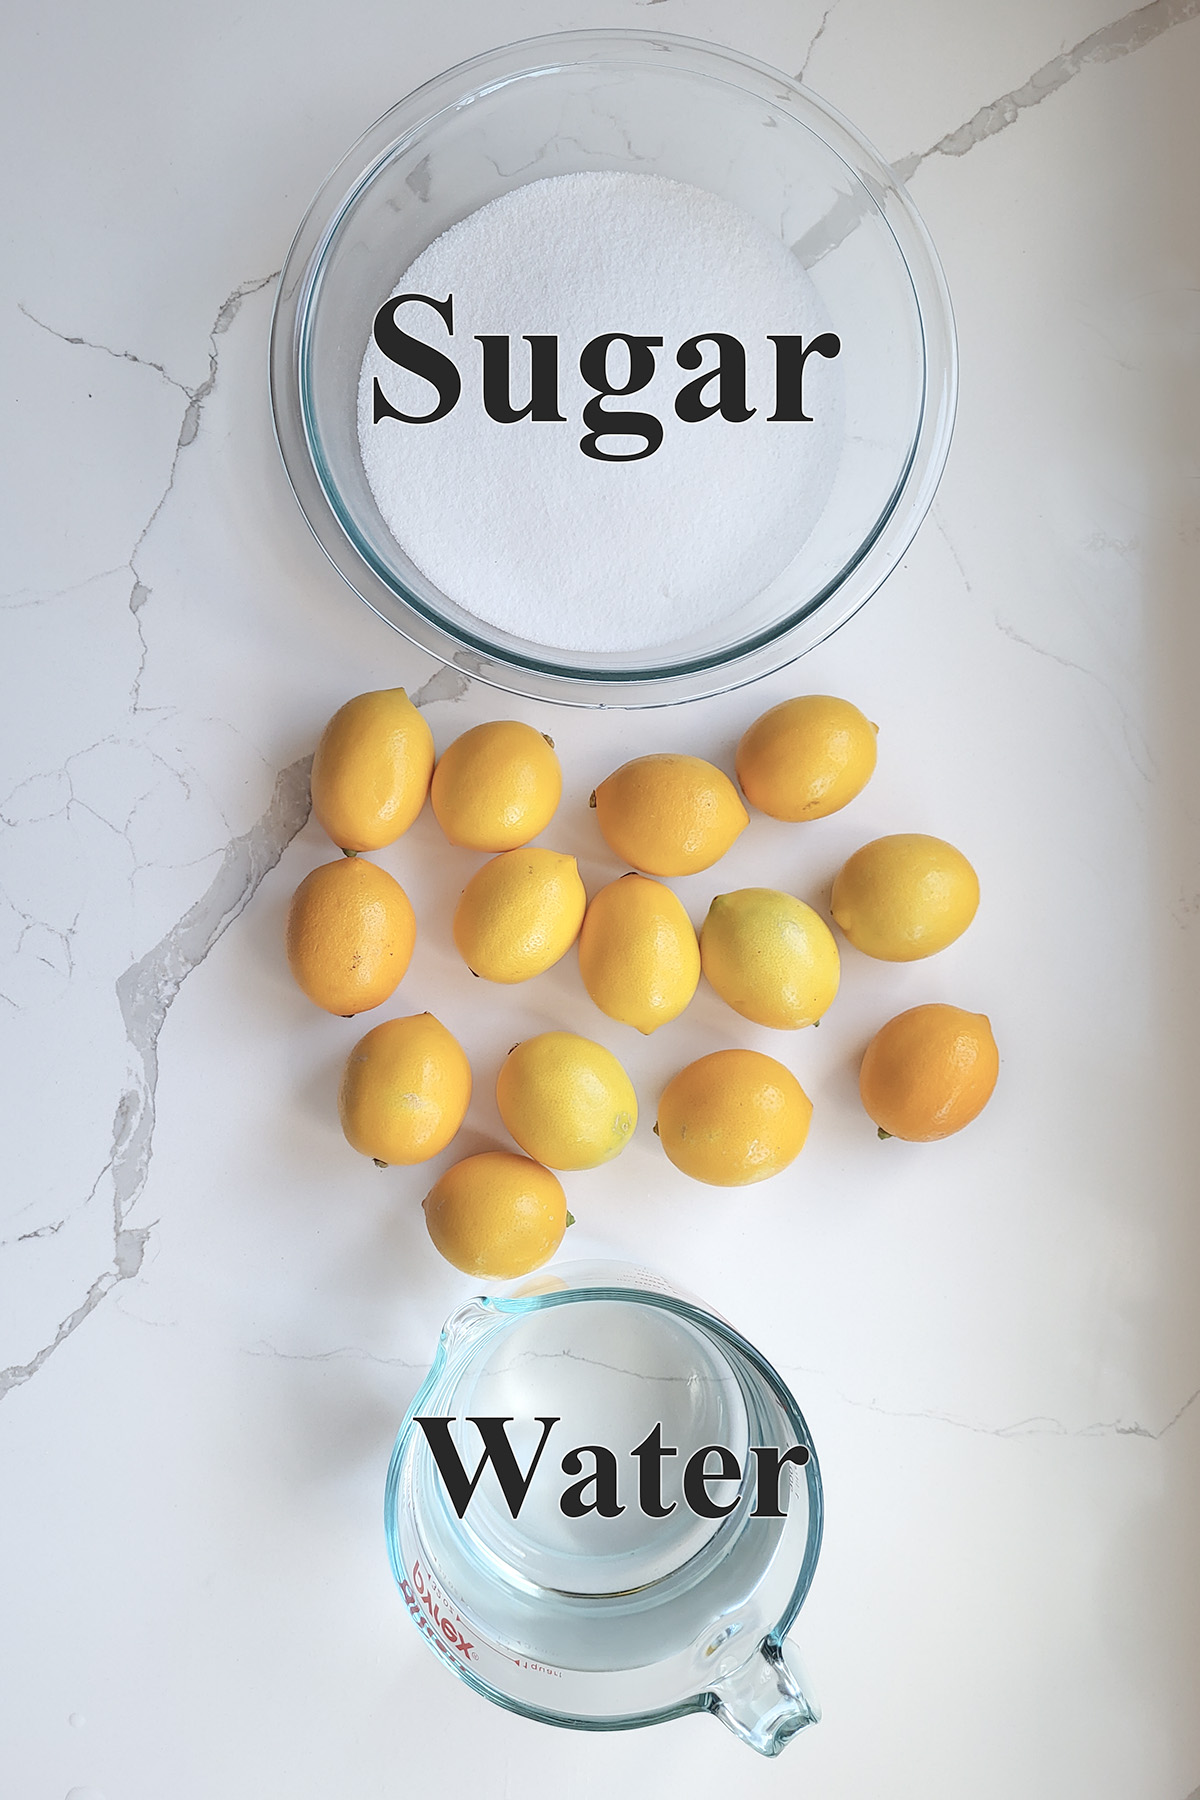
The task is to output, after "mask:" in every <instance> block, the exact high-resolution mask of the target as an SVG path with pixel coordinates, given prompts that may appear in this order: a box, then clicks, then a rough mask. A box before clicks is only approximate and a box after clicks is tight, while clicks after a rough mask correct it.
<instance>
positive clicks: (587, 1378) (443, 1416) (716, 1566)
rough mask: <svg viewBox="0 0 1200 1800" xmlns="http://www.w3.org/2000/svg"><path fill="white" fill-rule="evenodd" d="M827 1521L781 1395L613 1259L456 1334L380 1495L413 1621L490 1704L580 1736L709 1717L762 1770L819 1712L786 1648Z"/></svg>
mask: <svg viewBox="0 0 1200 1800" xmlns="http://www.w3.org/2000/svg"><path fill="white" fill-rule="evenodd" d="M821 1522H822V1502H821V1480H820V1474H819V1471H818V1468H817V1461H816V1456H815V1454H814V1451H813V1446H812V1440H811V1438H810V1436H809V1432H808V1427H807V1425H806V1424H805V1421H804V1418H803V1416H802V1414H801V1412H800V1409H799V1407H798V1406H797V1405H796V1402H795V1400H794V1399H793V1397H792V1395H791V1394H790V1393H789V1391H788V1389H787V1387H786V1386H785V1385H784V1383H783V1381H782V1380H781V1379H780V1377H779V1376H778V1375H777V1374H776V1373H775V1371H774V1370H773V1369H772V1368H771V1367H770V1365H769V1364H768V1363H767V1362H765V1361H764V1359H763V1358H762V1356H761V1355H760V1354H759V1352H758V1351H757V1350H756V1349H755V1348H754V1347H753V1345H751V1344H749V1343H748V1342H747V1341H746V1339H745V1338H743V1337H742V1336H741V1335H740V1334H739V1333H738V1332H736V1331H735V1330H734V1329H733V1328H732V1327H731V1326H730V1325H728V1324H726V1323H725V1321H724V1320H722V1319H720V1318H718V1317H717V1316H716V1315H715V1314H713V1313H712V1312H710V1311H708V1310H707V1309H705V1308H704V1307H703V1306H701V1305H700V1304H699V1302H697V1301H695V1300H694V1299H690V1298H688V1297H685V1296H684V1295H682V1294H680V1293H678V1292H676V1291H675V1290H673V1289H671V1288H670V1287H668V1285H667V1284H666V1283H665V1282H664V1281H662V1280H661V1278H659V1277H658V1276H655V1275H652V1274H650V1273H648V1272H647V1271H645V1270H640V1269H633V1268H627V1267H625V1266H623V1265H616V1264H610V1263H598V1264H578V1265H572V1266H569V1267H567V1268H565V1269H562V1270H557V1271H555V1272H554V1273H553V1274H550V1273H546V1274H541V1275H538V1276H534V1277H532V1278H530V1279H529V1280H527V1281H525V1282H523V1283H521V1284H518V1285H517V1287H516V1288H515V1289H512V1290H510V1291H508V1292H507V1293H505V1294H500V1295H492V1296H488V1297H486V1298H480V1299H475V1300H471V1301H468V1302H467V1304H466V1305H464V1306H462V1307H460V1308H459V1309H458V1310H457V1311H456V1312H455V1313H453V1314H452V1315H451V1317H450V1318H449V1319H448V1320H447V1322H446V1325H445V1327H444V1329H443V1331H442V1335H441V1339H440V1342H439V1344H438V1348H437V1353H436V1355H435V1358H434V1363H433V1367H432V1369H431V1370H430V1372H429V1375H428V1376H427V1377H426V1380H425V1382H424V1383H423V1385H422V1387H421V1389H420V1391H419V1393H418V1394H417V1396H416V1398H415V1399H414V1401H413V1403H412V1405H411V1407H410V1408H409V1410H408V1413H407V1414H406V1416H405V1419H404V1422H403V1424H402V1426H401V1428H400V1433H399V1436H398V1438H397V1440H396V1447H395V1450H394V1451H393V1453H392V1460H391V1466H390V1468H389V1470H388V1478H387V1490H386V1497H385V1527H386V1532H387V1542H388V1553H389V1557H390V1559H391V1565H392V1572H393V1574H394V1576H395V1578H396V1582H397V1584H398V1586H399V1588H400V1592H401V1595H402V1597H403V1599H404V1601H405V1603H406V1605H407V1607H408V1611H409V1614H410V1616H411V1617H412V1619H413V1621H414V1623H415V1624H416V1625H417V1627H418V1628H419V1629H420V1630H421V1632H422V1633H423V1634H424V1636H425V1637H426V1639H427V1641H428V1642H429V1643H430V1645H431V1647H432V1648H434V1649H435V1650H436V1651H437V1652H438V1653H439V1655H440V1656H441V1657H442V1658H443V1660H444V1661H446V1662H447V1663H448V1664H449V1665H450V1667H451V1668H452V1669H453V1670H454V1672H455V1673H456V1674H457V1675H459V1676H460V1677H461V1679H462V1680H464V1681H466V1682H467V1683H468V1684H469V1685H470V1686H471V1687H473V1688H475V1689H476V1691H477V1692H479V1693H481V1694H484V1695H486V1696H487V1698H488V1699H490V1700H494V1701H496V1702H497V1704H499V1705H501V1706H505V1707H508V1708H509V1709H510V1710H511V1711H513V1712H519V1713H523V1714H524V1715H525V1716H526V1717H527V1718H532V1719H540V1720H542V1721H543V1722H545V1723H547V1724H553V1725H563V1726H571V1727H574V1728H576V1729H580V1730H585V1731H612V1730H622V1729H627V1728H630V1727H633V1726H638V1725H650V1724H656V1723H658V1722H659V1721H660V1720H663V1719H670V1718H676V1717H679V1716H680V1715H681V1714H683V1713H688V1712H702V1711H703V1712H712V1713H715V1714H716V1715H717V1717H718V1718H720V1719H721V1720H722V1721H723V1722H724V1723H725V1724H726V1725H727V1726H728V1727H729V1728H730V1729H731V1730H732V1731H733V1732H734V1733H735V1734H736V1735H737V1736H738V1737H739V1738H741V1739H742V1740H743V1742H745V1743H747V1744H750V1745H751V1746H752V1747H753V1748H754V1749H756V1750H758V1751H760V1752H761V1753H762V1754H763V1755H766V1756H775V1755H777V1754H778V1753H779V1751H780V1750H782V1749H783V1747H784V1745H785V1744H787V1743H788V1742H790V1740H791V1739H792V1738H793V1737H794V1736H795V1735H796V1733H797V1732H798V1731H800V1730H802V1729H803V1727H804V1726H805V1725H809V1724H813V1723H815V1722H816V1721H817V1719H819V1717H820V1710H819V1708H818V1706H817V1704H816V1702H815V1701H814V1700H813V1698H812V1696H811V1695H810V1693H809V1692H808V1690H807V1687H806V1684H805V1681H804V1679H803V1677H802V1675H801V1674H800V1673H799V1671H798V1667H797V1661H796V1656H795V1652H794V1649H793V1648H792V1647H791V1646H788V1649H787V1655H786V1657H785V1651H784V1639H785V1638H786V1636H787V1633H788V1631H789V1630H790V1628H791V1626H792V1624H793V1622H794V1620H795V1618H796V1615H797V1613H798V1612H799V1610H800V1607H801V1605H802V1603H803V1601H804V1598H805V1595H806V1594H807V1592H808V1589H809V1586H810V1585H811V1582H812V1577H813V1573H814V1570H815V1568H816V1562H817V1556H818V1553H819V1550H820V1543H821Z"/></svg>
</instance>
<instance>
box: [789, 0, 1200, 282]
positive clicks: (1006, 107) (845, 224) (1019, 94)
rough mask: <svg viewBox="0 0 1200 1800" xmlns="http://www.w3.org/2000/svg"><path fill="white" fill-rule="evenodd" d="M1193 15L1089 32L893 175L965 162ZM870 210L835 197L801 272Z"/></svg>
mask: <svg viewBox="0 0 1200 1800" xmlns="http://www.w3.org/2000/svg"><path fill="white" fill-rule="evenodd" d="M1197 14H1200V0H1151V4H1150V5H1149V6H1142V7H1139V8H1137V10H1136V11H1134V12H1129V13H1125V14H1123V15H1122V17H1121V18H1119V19H1117V20H1115V21H1114V23H1113V24H1111V25H1105V26H1103V27H1101V29H1100V30H1099V31H1093V32H1092V34H1091V36H1090V37H1086V38H1082V39H1081V40H1080V41H1079V43H1078V44H1076V45H1074V46H1073V48H1071V49H1070V50H1064V51H1063V53H1062V55H1061V56H1054V57H1051V59H1050V61H1049V62H1047V63H1043V64H1042V66H1041V68H1040V69H1035V70H1034V72H1033V74H1032V75H1031V76H1030V77H1029V79H1028V80H1027V81H1024V82H1022V84H1021V86H1020V87H1017V88H1013V89H1012V91H1011V92H1010V93H1007V94H1001V96H1000V98H999V99H998V100H992V101H989V103H988V104H987V105H986V106H981V107H980V108H979V111H978V112H977V113H975V114H973V115H972V117H971V118H969V119H968V120H967V122H966V124H965V125H959V126H958V127H956V129H955V130H954V131H948V132H947V133H946V135H945V136H944V137H941V138H939V139H938V141H937V143H936V144H931V145H930V147H929V149H928V150H921V151H912V152H910V153H909V155H908V156H902V157H901V158H900V159H899V161H898V162H896V163H893V165H892V166H893V168H894V169H895V171H896V174H897V175H898V176H899V177H900V179H901V181H911V180H912V178H913V176H914V175H915V174H916V172H917V170H918V169H919V168H920V167H921V165H922V163H924V162H926V161H927V160H928V158H929V157H931V156H965V155H966V154H967V151H968V150H973V149H974V148H975V146H976V144H982V143H984V142H985V141H986V140H987V139H988V138H990V137H995V135H996V133H997V132H998V131H1003V130H1004V129H1005V128H1006V127H1007V126H1009V125H1011V124H1013V122H1014V121H1015V120H1016V119H1018V118H1019V117H1020V115H1021V114H1022V113H1023V112H1026V111H1027V110H1028V109H1029V108H1030V107H1031V106H1038V105H1040V104H1041V102H1042V101H1043V100H1045V99H1046V97H1047V96H1048V95H1049V94H1053V93H1057V91H1058V89H1059V88H1061V87H1065V86H1066V84H1067V82H1068V81H1071V80H1072V79H1073V78H1074V77H1075V76H1076V75H1078V74H1079V73H1080V71H1081V70H1083V69H1085V68H1087V67H1088V66H1089V65H1090V64H1092V63H1101V62H1112V61H1114V60H1115V59H1116V58H1117V57H1120V56H1127V55H1128V54H1129V52H1130V51H1131V50H1140V49H1141V48H1142V46H1143V45H1145V44H1148V43H1150V42H1151V41H1152V40H1153V39H1154V38H1156V37H1160V36H1161V35H1162V33H1163V32H1164V31H1169V30H1170V28H1171V26H1173V25H1181V24H1183V23H1184V21H1185V20H1187V19H1193V18H1195V17H1196V16H1197ZM813 42H814V43H815V42H816V39H815V38H814V40H813ZM810 54H811V48H810ZM802 72H803V71H802ZM871 206H872V201H871V199H870V197H869V196H868V195H867V194H866V193H865V192H864V191H861V190H857V191H855V192H852V193H850V192H848V193H843V194H839V195H838V197H837V199H836V200H835V201H834V203H833V205H832V206H831V207H830V209H829V211H828V212H827V213H826V214H825V217H824V218H823V219H818V220H817V222H816V224H815V225H813V226H810V228H809V230H808V231H806V232H805V234H804V236H803V237H802V238H800V239H798V240H797V242H796V243H794V244H793V245H792V246H791V248H792V251H793V253H794V255H795V256H796V257H798V258H799V260H800V262H801V263H803V265H804V267H805V268H806V269H811V268H812V267H814V265H815V264H816V263H819V262H820V260H821V258H822V257H824V256H828V255H829V253H830V252H831V251H833V250H836V249H837V248H838V246H839V244H842V243H844V242H845V240H846V239H847V238H848V237H849V236H850V233H851V232H852V231H853V230H854V228H855V226H856V225H858V224H859V223H860V222H861V220H862V219H863V218H864V217H865V216H866V214H867V212H868V211H869V210H870V208H871Z"/></svg>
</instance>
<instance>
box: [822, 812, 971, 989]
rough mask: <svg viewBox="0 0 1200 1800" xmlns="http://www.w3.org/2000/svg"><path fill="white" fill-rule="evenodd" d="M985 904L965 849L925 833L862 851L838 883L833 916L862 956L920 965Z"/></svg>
mask: <svg viewBox="0 0 1200 1800" xmlns="http://www.w3.org/2000/svg"><path fill="white" fill-rule="evenodd" d="M978 905H979V879H978V877H977V876H976V874H975V871H974V869H973V868H972V867H971V865H970V863H969V862H968V861H967V859H966V857H965V856H964V855H963V853H962V851H961V850H956V849H955V848H954V845H953V844H946V843H943V842H942V840H941V838H935V837H924V836H922V835H921V834H920V833H918V832H907V833H906V832H901V833H899V834H898V835H897V836H895V837H882V838H876V839H875V840H874V842H873V843H870V844H864V845H863V847H862V849H861V850H856V851H855V852H854V855H853V856H852V857H851V858H850V860H849V861H848V862H847V863H845V864H844V865H843V867H842V868H841V869H840V870H839V871H838V874H837V876H836V878H835V880H834V883H833V895H832V898H831V900H830V911H831V912H832V914H833V916H834V918H835V919H836V920H837V923H838V924H839V925H840V926H841V928H842V930H843V931H844V932H845V934H846V936H847V937H848V938H849V939H850V942H851V943H852V944H853V945H854V947H855V949H856V950H862V951H864V952H865V954H866V955H867V956H876V957H879V958H880V959H881V960H882V961H883V962H916V961H917V959H918V958H919V957H922V956H933V955H934V954H935V952H936V951H938V950H944V949H945V948H946V945H947V944H952V943H953V942H954V940H955V938H957V937H961V936H962V934H963V932H964V931H965V930H966V929H967V926H968V925H969V924H970V923H971V920H972V919H973V918H974V917H975V909H976V907H977V906H978Z"/></svg>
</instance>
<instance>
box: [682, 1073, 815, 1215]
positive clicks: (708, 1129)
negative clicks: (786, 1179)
mask: <svg viewBox="0 0 1200 1800" xmlns="http://www.w3.org/2000/svg"><path fill="white" fill-rule="evenodd" d="M811 1118H812V1101H811V1100H810V1099H809V1097H808V1095H807V1094H806V1093H805V1092H804V1089H803V1088H802V1087H801V1086H800V1083H799V1082H798V1081H797V1080H796V1077H795V1076H794V1075H793V1074H792V1072H791V1070H790V1069H785V1068H784V1066H783V1064H782V1063H779V1062H776V1061H775V1058H774V1057H773V1056H763V1055H761V1054H760V1053H759V1052H758V1051H757V1050H716V1051H714V1052H713V1054H712V1055H711V1056H702V1057H701V1058H700V1059H699V1061H698V1062H694V1063H689V1064H688V1066H687V1068H686V1069H681V1070H680V1071H679V1073H678V1075H676V1076H674V1077H673V1079H672V1080H671V1081H669V1082H668V1083H667V1085H666V1087H665V1088H664V1089H663V1095H662V1099H661V1100H660V1101H659V1103H658V1124H657V1126H656V1127H655V1129H656V1131H657V1132H658V1135H659V1138H660V1139H661V1141H662V1147H663V1149H664V1150H665V1151H666V1153H667V1155H668V1156H669V1157H670V1159H671V1161H672V1162H673V1163H674V1164H675V1167H676V1168H677V1169H681V1170H682V1171H683V1173H684V1174H685V1175H691V1176H692V1177H693V1179H694V1180H696V1181H706V1182H708V1183H710V1184H711V1185H712V1186H713V1187H745V1186H746V1185H748V1184H749V1183H750V1182H752V1181H765V1180H766V1179H767V1177H768V1176H770V1175H778V1173H779V1171H780V1170H781V1169H786V1168H787V1166H788V1164H789V1163H790V1162H794V1161H795V1159H796V1157H797V1156H799V1154H800V1152H801V1150H802V1149H803V1147H804V1140H805V1138H806V1137H807V1136H808V1125H809V1120H810V1119H811Z"/></svg>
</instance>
